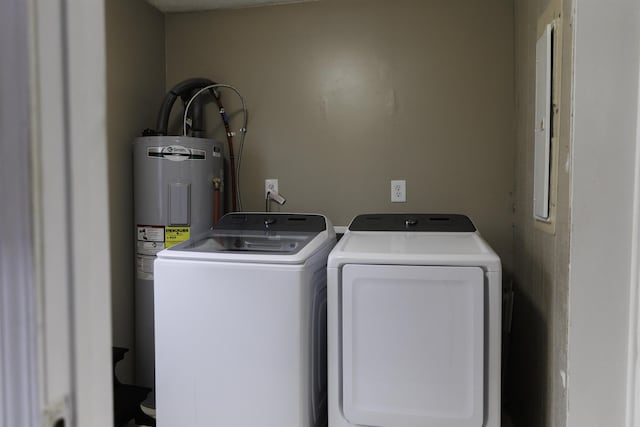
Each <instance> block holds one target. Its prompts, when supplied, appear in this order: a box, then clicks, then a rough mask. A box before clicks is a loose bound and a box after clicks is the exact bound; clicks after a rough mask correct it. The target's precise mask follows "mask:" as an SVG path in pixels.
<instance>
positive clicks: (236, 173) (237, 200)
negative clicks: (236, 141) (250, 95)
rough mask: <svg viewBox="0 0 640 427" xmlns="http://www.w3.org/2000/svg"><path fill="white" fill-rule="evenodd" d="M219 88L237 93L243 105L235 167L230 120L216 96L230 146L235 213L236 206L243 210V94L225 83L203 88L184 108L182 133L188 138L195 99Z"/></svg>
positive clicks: (243, 107) (244, 109)
mask: <svg viewBox="0 0 640 427" xmlns="http://www.w3.org/2000/svg"><path fill="white" fill-rule="evenodd" d="M217 88H225V89H230V90H232V91H234V92H235V93H236V95H238V97H239V98H240V101H241V103H242V113H243V116H244V117H243V123H242V127H241V128H240V133H241V136H240V147H239V149H238V165H237V167H236V166H235V156H234V154H233V141H232V139H231V137H232V132H231V131H230V129H229V123H228V118H227V116H226V113H225V112H224V109H223V108H222V104H221V103H220V102H219V100H218V97H217V96H214V98H216V102H217V103H218V108H219V112H220V115H221V117H222V121H223V123H224V125H225V130H226V131H227V145H228V146H229V162H230V163H231V165H230V166H231V193H232V199H231V200H232V205H233V211H236V210H237V208H236V204H237V207H239V209H240V210H242V198H241V196H240V190H239V188H240V166H241V163H242V153H243V151H244V141H245V136H246V134H247V121H248V115H249V114H248V112H247V107H246V103H245V101H244V97H243V96H242V94H241V93H240V91H238V89H236V88H235V87H233V86H231V85H227V84H223V83H215V84H211V85H208V86H205V87H203V88H201V89H200V90H198V91H197V92H196V93H195V94H194V95H193V96H192V97H191V98H190V99H189V102H187V105H186V106H185V108H184V116H183V119H182V133H183V135H184V136H187V117H188V113H189V108H190V107H191V104H192V103H193V101H194V99H196V98H197V97H198V96H200V95H201V94H202V93H204V92H205V91H208V90H211V89H214V90H215V89H217Z"/></svg>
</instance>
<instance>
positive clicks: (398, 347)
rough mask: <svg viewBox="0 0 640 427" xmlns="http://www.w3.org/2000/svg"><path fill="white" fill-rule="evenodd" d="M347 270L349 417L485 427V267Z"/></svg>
mask: <svg viewBox="0 0 640 427" xmlns="http://www.w3.org/2000/svg"><path fill="white" fill-rule="evenodd" d="M342 277H343V279H342V368H343V385H342V386H343V390H342V392H343V402H342V403H343V410H344V414H345V416H346V418H347V419H348V420H349V422H351V423H352V424H355V425H367V426H383V427H388V426H394V427H398V426H403V427H424V426H429V427H433V426H456V427H480V426H482V423H483V416H484V412H483V396H484V386H483V380H484V375H483V366H484V355H483V353H484V348H483V347H484V289H483V288H484V274H483V271H482V269H480V268H478V267H432V266H401V265H400V266H399V265H347V266H345V267H344V268H343V276H342Z"/></svg>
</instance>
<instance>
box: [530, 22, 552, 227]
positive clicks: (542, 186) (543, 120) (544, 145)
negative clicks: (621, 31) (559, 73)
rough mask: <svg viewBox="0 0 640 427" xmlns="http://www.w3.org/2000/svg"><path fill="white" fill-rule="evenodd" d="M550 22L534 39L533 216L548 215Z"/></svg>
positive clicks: (547, 216)
mask: <svg viewBox="0 0 640 427" xmlns="http://www.w3.org/2000/svg"><path fill="white" fill-rule="evenodd" d="M552 31H553V24H549V25H547V27H546V28H545V30H544V33H543V34H542V36H540V38H539V39H538V41H537V43H536V112H535V123H534V131H535V153H534V168H533V216H534V218H536V219H538V220H542V221H547V220H548V219H549V180H550V171H551V167H550V162H551V155H550V151H551V77H552V76H551V70H552V67H551V65H552V64H551V63H552V46H553V43H552Z"/></svg>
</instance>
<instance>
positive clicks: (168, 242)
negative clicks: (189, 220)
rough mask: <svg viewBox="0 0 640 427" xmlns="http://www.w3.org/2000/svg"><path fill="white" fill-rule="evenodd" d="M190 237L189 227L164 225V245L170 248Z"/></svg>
mask: <svg viewBox="0 0 640 427" xmlns="http://www.w3.org/2000/svg"><path fill="white" fill-rule="evenodd" d="M190 238H191V227H165V228H164V246H165V248H170V247H171V246H175V245H177V244H178V243H182V242H186V241H187V240H189V239H190Z"/></svg>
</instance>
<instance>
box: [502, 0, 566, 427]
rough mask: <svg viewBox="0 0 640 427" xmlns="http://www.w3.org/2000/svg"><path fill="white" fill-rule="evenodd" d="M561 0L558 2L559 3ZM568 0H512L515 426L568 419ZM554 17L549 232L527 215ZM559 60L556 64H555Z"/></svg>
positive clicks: (511, 392)
mask: <svg viewBox="0 0 640 427" xmlns="http://www.w3.org/2000/svg"><path fill="white" fill-rule="evenodd" d="M563 3H564V4H563ZM571 7H572V1H571V0H564V1H563V0H526V1H517V2H515V16H516V26H515V27H516V128H517V149H516V175H515V177H516V204H515V207H516V210H515V288H516V299H515V307H514V319H513V322H514V324H513V333H512V346H511V353H510V368H511V369H510V370H509V371H510V372H509V373H510V378H511V380H510V383H509V387H508V388H507V393H506V395H505V397H506V403H507V406H508V407H509V408H510V409H511V411H510V412H512V413H513V415H514V418H515V420H514V424H515V425H517V426H518V427H520V426H522V427H527V426H531V427H540V426H554V427H562V426H564V425H566V411H567V403H566V402H567V391H566V389H565V387H564V386H563V379H562V376H563V375H564V373H565V372H566V369H567V322H568V320H567V303H568V292H569V285H568V275H569V231H570V227H569V215H570V212H569V198H570V194H569V185H570V164H569V157H570V142H571V135H570V130H571V121H570V120H571V99H570V98H571V86H572V80H571V79H572V68H573V64H572V44H573V36H572V34H573V29H572V22H571ZM554 18H555V19H559V21H558V22H559V25H560V26H559V27H558V28H559V29H558V36H559V37H561V40H560V41H559V42H558V43H559V45H561V46H562V53H561V57H560V58H557V59H556V61H557V62H556V68H555V73H554V85H555V88H556V93H555V99H554V101H555V103H556V107H557V113H556V115H555V119H554V120H555V127H554V132H555V133H556V137H555V138H554V139H553V141H552V145H553V158H554V165H553V168H554V173H552V175H557V185H556V186H555V188H556V190H557V192H556V194H557V197H556V199H557V203H555V204H553V206H552V211H553V212H554V213H553V214H554V215H555V231H552V230H549V229H548V227H547V229H543V228H542V227H539V226H538V225H536V224H535V221H534V220H533V219H532V209H533V207H532V199H533V140H534V132H533V126H534V124H533V117H534V106H535V104H534V102H535V44H536V40H537V37H538V36H539V35H540V34H541V31H542V28H543V26H544V25H545V24H547V23H549V22H550V21H551V20H552V19H554ZM558 59H559V65H558Z"/></svg>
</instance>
